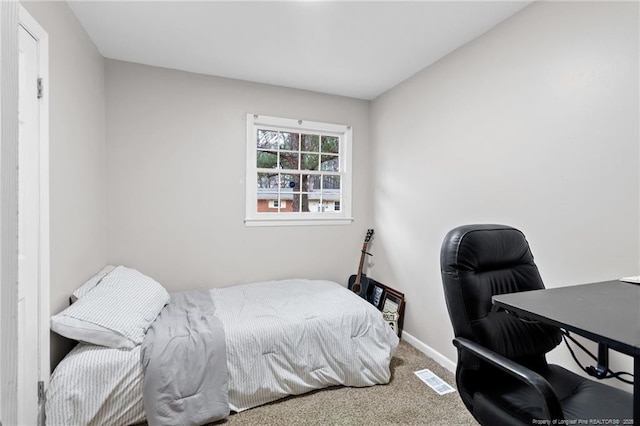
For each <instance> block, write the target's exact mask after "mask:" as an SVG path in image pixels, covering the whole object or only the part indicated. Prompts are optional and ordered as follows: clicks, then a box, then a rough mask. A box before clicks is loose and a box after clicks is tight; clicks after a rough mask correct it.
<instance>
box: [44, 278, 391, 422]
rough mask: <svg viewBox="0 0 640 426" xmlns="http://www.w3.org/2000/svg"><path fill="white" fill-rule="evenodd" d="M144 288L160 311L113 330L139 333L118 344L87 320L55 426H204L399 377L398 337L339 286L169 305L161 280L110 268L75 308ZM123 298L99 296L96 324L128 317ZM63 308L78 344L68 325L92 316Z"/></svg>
mask: <svg viewBox="0 0 640 426" xmlns="http://www.w3.org/2000/svg"><path fill="white" fill-rule="evenodd" d="M131 276H133V277H134V278H135V279H131ZM149 280H150V281H149ZM140 281H142V282H144V285H142V287H143V289H142V292H143V294H145V297H144V298H145V299H147V298H148V299H151V300H154V302H153V304H155V305H158V304H162V306H160V309H159V313H158V314H156V315H155V317H154V315H153V314H152V313H149V312H147V311H144V309H142V310H143V311H144V312H137V313H136V315H134V317H135V318H137V319H140V318H142V322H143V323H144V324H143V325H142V326H141V327H136V326H132V325H131V324H129V322H130V321H128V320H127V321H122V320H117V319H116V320H114V321H115V322H116V324H115V326H114V325H113V324H107V327H106V328H108V329H111V328H116V329H118V327H120V329H118V330H119V332H118V333H116V334H126V333H127V332H131V333H132V334H131V337H130V338H128V339H124V340H121V341H119V343H113V342H112V340H117V339H114V338H113V337H105V336H104V334H105V333H107V331H105V330H102V329H100V330H96V328H99V327H103V326H104V325H96V322H97V321H93V320H92V318H88V320H89V323H90V325H89V328H90V329H91V330H90V333H89V334H90V336H89V337H88V338H87V336H86V335H82V337H83V338H82V339H80V338H77V337H79V336H77V335H75V337H76V338H77V340H79V341H81V343H79V344H78V345H77V346H76V347H75V348H74V349H73V350H72V351H71V352H70V353H69V354H67V356H66V357H65V358H64V359H63V360H62V361H61V362H60V364H59V365H58V366H57V367H56V369H55V371H54V372H53V374H52V376H51V380H50V385H49V389H48V392H47V406H46V416H47V424H49V425H127V424H135V423H137V422H142V421H145V420H146V421H148V422H149V424H151V425H153V424H163V423H164V424H185V425H186V424H193V425H197V424H206V423H209V422H212V421H216V420H220V419H222V418H224V417H226V416H227V415H228V414H229V413H230V412H231V411H235V412H239V411H243V410H247V409H250V408H253V407H256V406H259V405H262V404H265V403H268V402H271V401H275V400H277V399H280V398H283V397H286V396H288V395H298V394H303V393H306V392H309V391H311V390H315V389H321V388H325V387H329V386H335V385H343V386H353V387H363V386H373V385H377V384H385V383H388V382H389V380H390V370H389V363H390V360H391V357H392V355H393V351H394V350H395V348H396V347H397V345H398V337H397V336H396V335H395V333H394V332H393V331H392V330H391V328H390V327H389V326H388V325H387V324H386V322H385V321H384V320H383V319H382V315H381V313H380V312H379V311H378V310H377V309H375V308H374V307H373V306H372V305H370V304H369V303H368V302H366V301H365V300H364V299H362V298H360V297H358V296H357V295H355V294H354V293H352V292H350V291H348V290H347V289H346V288H344V287H343V286H342V285H340V284H338V283H335V282H330V281H323V280H306V279H292V280H280V281H268V282H258V283H251V284H245V285H238V286H232V287H227V288H215V289H210V290H201V291H194V292H179V293H171V294H169V293H167V294H166V302H164V299H165V296H164V294H163V290H164V289H162V288H161V286H160V285H159V284H158V283H156V282H155V281H153V280H151V278H149V277H146V276H144V275H142V274H140V273H139V272H138V271H135V270H132V269H129V268H124V267H117V268H112V267H110V269H108V270H106V271H105V270H103V271H101V272H100V273H99V274H97V275H96V277H93V278H92V279H91V280H89V281H88V282H87V283H86V284H85V285H83V286H82V287H81V288H80V289H78V290H77V291H76V292H74V297H75V298H76V299H77V302H75V303H74V304H72V305H71V306H70V307H69V308H68V309H67V310H65V311H69V310H71V308H73V307H74V305H77V304H82V305H85V306H86V305H87V303H85V302H84V301H85V300H86V299H87V298H88V299H92V298H93V299H95V298H96V297H94V296H91V295H92V294H93V293H94V292H97V294H98V296H102V295H101V294H100V293H105V292H106V293H111V292H108V291H105V290H104V289H107V290H109V289H110V288H121V287H123V286H126V287H127V288H129V287H135V285H132V284H131V283H132V282H134V283H135V282H138V283H139V282H140ZM151 282H153V283H154V284H153V287H154V289H153V290H150V286H149V285H147V284H148V283H151ZM158 287H159V288H158ZM164 291H165V292H166V290H164ZM154 292H157V293H158V294H157V295H155V293H154ZM115 293H116V294H117V295H116V296H115V300H114V296H113V295H112V294H109V297H110V299H108V300H109V301H110V302H105V301H104V300H103V298H102V297H97V300H98V301H99V304H100V306H101V309H102V308H104V309H106V310H107V311H108V312H101V313H100V314H99V315H97V317H99V318H110V317H111V316H117V315H119V314H118V310H119V308H121V307H122V306H123V305H126V304H127V303H129V302H130V301H131V299H132V297H131V296H130V295H122V294H120V290H118V291H115ZM134 299H142V298H141V297H138V298H134ZM89 302H91V300H89ZM167 302H168V303H167ZM104 305H108V306H107V307H106V308H105V307H104ZM165 305H166V306H165ZM81 308H83V307H82V306H81ZM155 309H157V306H155V307H154V310H155ZM80 310H82V309H80ZM65 311H63V312H62V313H60V314H57V316H54V317H53V318H52V329H53V330H54V331H56V332H58V333H60V334H63V335H64V334H65V333H66V334H67V337H69V334H72V335H74V333H76V334H77V328H78V327H77V324H75V323H73V321H72V320H70V319H69V318H68V317H70V316H71V317H78V316H80V317H83V315H79V314H78V313H77V311H78V309H74V310H71V311H70V312H66V313H65ZM151 317H153V318H151ZM76 319H77V318H76ZM85 320H87V318H85ZM69 322H71V323H72V325H73V327H72V331H73V332H72V333H69V330H67V329H65V327H68V326H69V325H68V323H69ZM59 323H63V325H62V326H60V324H59ZM147 323H148V324H147ZM124 329H126V330H125V331H123V330H124ZM141 330H142V336H141V335H140V331H141ZM83 332H84V331H83ZM81 334H82V333H81ZM93 334H97V335H98V338H97V339H98V340H97V343H96V340H95V339H96V338H95V337H94V336H93ZM91 340H93V342H88V341H91ZM98 343H99V344H98ZM114 346H115V347H114ZM185 366H188V368H186V367H185ZM201 382H202V383H201ZM192 388H194V389H192ZM195 388H197V389H195Z"/></svg>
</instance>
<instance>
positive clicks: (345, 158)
mask: <svg viewBox="0 0 640 426" xmlns="http://www.w3.org/2000/svg"><path fill="white" fill-rule="evenodd" d="M246 185H247V204H246V218H245V223H246V224H247V225H250V226H264V225H267V226H268V225H331V224H349V223H351V221H352V219H351V127H350V126H344V125H338V124H327V123H317V122H312V121H306V120H293V119H287V118H277V117H267V116H261V115H253V114H249V115H247V181H246Z"/></svg>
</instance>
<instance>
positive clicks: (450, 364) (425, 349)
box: [402, 330, 456, 374]
mask: <svg viewBox="0 0 640 426" xmlns="http://www.w3.org/2000/svg"><path fill="white" fill-rule="evenodd" d="M402 340H404V341H405V342H407V343H408V344H410V345H411V346H413V347H414V348H416V349H417V350H419V351H420V352H422V353H423V354H425V355H426V356H428V357H429V358H431V359H433V360H434V361H435V362H437V363H438V364H440V365H441V366H443V367H444V368H446V369H447V370H449V371H451V372H452V373H454V374H455V372H456V363H455V362H454V361H451V360H450V359H449V358H447V357H446V356H444V355H442V354H441V353H440V352H438V351H436V350H435V349H433V348H432V347H431V346H429V345H427V344H426V343H424V342H422V341H421V340H418V339H417V338H415V337H413V336H412V335H411V334H409V333H407V332H406V331H404V330H403V331H402Z"/></svg>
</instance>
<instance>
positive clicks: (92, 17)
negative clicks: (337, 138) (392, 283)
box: [69, 0, 531, 99]
mask: <svg viewBox="0 0 640 426" xmlns="http://www.w3.org/2000/svg"><path fill="white" fill-rule="evenodd" d="M529 3H531V1H513V0H512V1H478V0H475V1H451V0H450V1H407V2H404V1H402V2H401V1H386V2H383V1H287V2H272V1H257V2H249V1H194V2H191V1H173V2H169V1H70V2H69V4H70V7H71V9H72V10H73V12H74V13H75V15H76V16H77V17H78V19H79V21H80V23H81V24H82V26H83V27H84V28H85V29H86V31H87V33H88V34H89V36H90V37H91V39H92V40H93V42H94V43H95V45H96V46H97V47H98V50H99V51H100V53H101V54H102V55H103V56H104V57H106V58H111V59H118V60H122V61H129V62H136V63H141V64H146V65H152V66H157V67H164V68H172V69H177V70H184V71H190V72H195V73H201V74H209V75H215V76H220V77H228V78H234V79H240V80H247V81H253V82H259V83H266V84H273V85H278V86H286V87H293V88H298V89H306V90H312V91H316V92H322V93H329V94H334V95H342V96H349V97H354V98H359V99H374V98H376V97H377V96H378V95H380V94H382V93H384V92H385V91H387V90H389V89H390V88H392V87H393V86H395V85H396V84H398V83H400V82H402V81H403V80H405V79H407V78H409V77H410V76H412V75H413V74H415V73H416V72H418V71H420V70H421V69H423V68H425V67H427V66H429V65H431V64H432V63H434V62H435V61H437V60H438V59H440V58H442V57H443V56H445V55H447V54H448V53H450V52H452V51H453V50H455V49H457V48H458V47H460V46H462V45H464V44H466V43H468V42H469V41H471V40H473V39H474V38H476V37H478V36H479V35H481V34H482V33H484V32H486V31H487V30H489V29H490V28H492V27H493V26H495V25H496V24H498V23H499V22H501V21H503V20H504V19H506V18H508V17H510V16H511V15H513V14H514V13H516V12H518V11H519V10H520V9H522V8H523V7H525V6H527V5H528V4H529Z"/></svg>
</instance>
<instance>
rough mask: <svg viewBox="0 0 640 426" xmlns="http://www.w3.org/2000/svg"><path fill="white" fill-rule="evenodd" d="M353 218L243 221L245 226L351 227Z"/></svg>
mask: <svg viewBox="0 0 640 426" xmlns="http://www.w3.org/2000/svg"><path fill="white" fill-rule="evenodd" d="M351 223H353V218H339V219H338V218H336V219H316V218H301V219H277V218H273V219H272V218H261V219H245V220H244V224H245V225H246V226H251V227H253V226H318V225H320V226H333V225H351Z"/></svg>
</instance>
